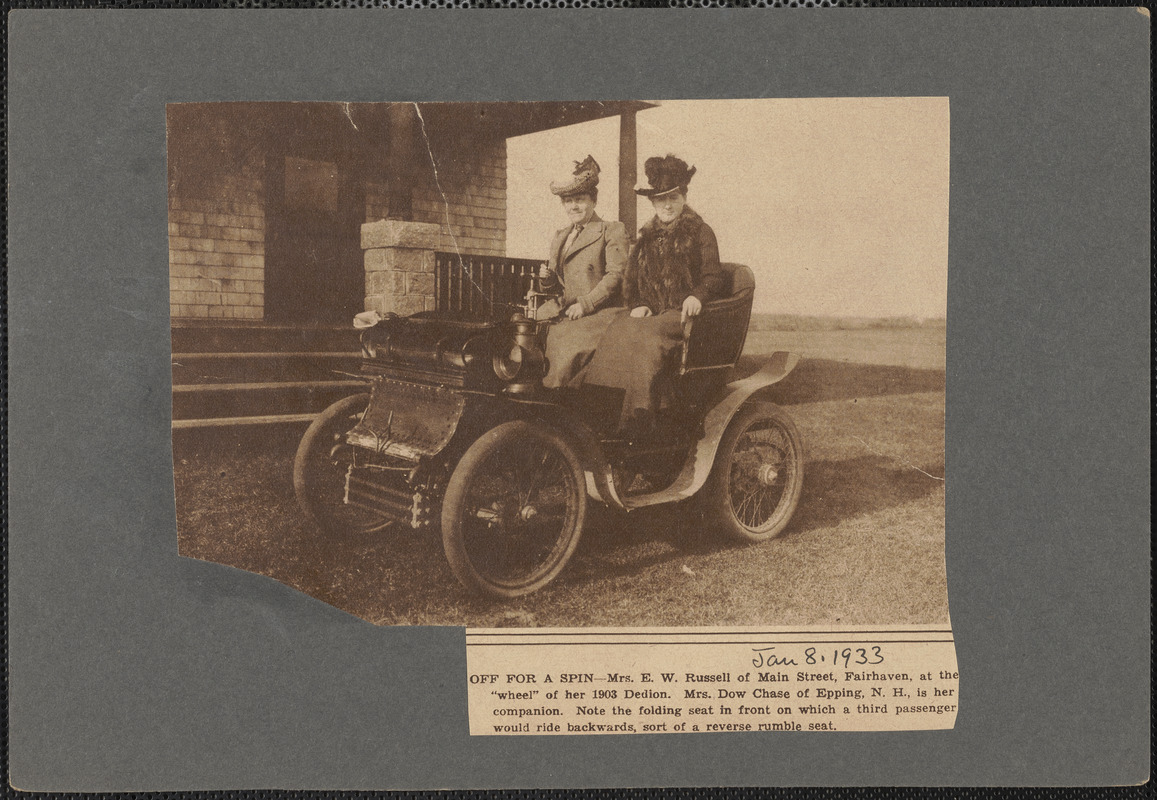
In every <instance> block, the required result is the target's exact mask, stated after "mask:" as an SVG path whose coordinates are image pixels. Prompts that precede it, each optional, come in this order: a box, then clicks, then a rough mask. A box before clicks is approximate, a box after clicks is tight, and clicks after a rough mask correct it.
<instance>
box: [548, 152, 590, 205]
mask: <svg viewBox="0 0 1157 800" xmlns="http://www.w3.org/2000/svg"><path fill="white" fill-rule="evenodd" d="M598 185H599V162H597V161H595V159H594V156H587V157H586V158H584V159H583V160H582V161H576V162H574V177H572V178H571V179H570V180H567V181H552V182H551V184H550V190H551V192H553V193H554V194H557V195H561V196H566V195H569V194H583V193H584V192H589V191H590V190H591V189H593V188H595V187H596V186H598Z"/></svg>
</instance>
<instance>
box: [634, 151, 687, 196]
mask: <svg viewBox="0 0 1157 800" xmlns="http://www.w3.org/2000/svg"><path fill="white" fill-rule="evenodd" d="M643 172H644V173H646V175H647V181H648V182H649V183H650V184H651V185H650V187H648V188H642V189H636V190H635V194H641V195H642V196H643V197H658V196H659V195H662V194H668V193H670V192H673V191H675V190H676V189H681V190H682V191H683V192H684V193H686V192H687V184H689V183H690V182H691V176H692V175H694V174H695V167H688V166H687V162H686V161H684V160H683V159H681V158H679V157H678V156H673V155H671V154H667V155H666V156H663V157H660V156H652V157H651V158H648V159H647V160H646V162H644V163H643Z"/></svg>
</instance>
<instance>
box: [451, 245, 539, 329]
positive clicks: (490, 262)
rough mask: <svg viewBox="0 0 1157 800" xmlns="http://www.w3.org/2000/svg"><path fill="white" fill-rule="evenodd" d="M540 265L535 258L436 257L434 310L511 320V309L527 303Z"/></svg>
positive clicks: (454, 254) (480, 317) (456, 255)
mask: <svg viewBox="0 0 1157 800" xmlns="http://www.w3.org/2000/svg"><path fill="white" fill-rule="evenodd" d="M541 263H542V262H541V261H539V260H537V259H533V258H505V257H502V256H472V255H458V254H457V253H435V254H434V300H435V308H437V309H438V310H439V311H454V312H457V313H461V314H464V315H466V316H470V317H476V318H479V319H493V318H495V317H498V316H503V317H505V316H508V315H509V313H510V309H511V307H512V306H515V305H520V304H521V303H522V302H523V301H524V298H525V297H526V292H527V290H528V289H529V288H530V285H531V279H532V278H533V277H534V274H535V272H537V271H538V267H539V265H540V264H541Z"/></svg>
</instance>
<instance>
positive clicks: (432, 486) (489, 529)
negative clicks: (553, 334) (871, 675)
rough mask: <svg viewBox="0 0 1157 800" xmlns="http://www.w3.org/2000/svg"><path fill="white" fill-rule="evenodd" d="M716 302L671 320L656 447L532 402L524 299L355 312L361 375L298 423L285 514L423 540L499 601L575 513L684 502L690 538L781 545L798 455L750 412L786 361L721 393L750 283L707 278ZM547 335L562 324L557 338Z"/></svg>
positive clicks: (538, 366) (537, 583)
mask: <svg viewBox="0 0 1157 800" xmlns="http://www.w3.org/2000/svg"><path fill="white" fill-rule="evenodd" d="M723 267H724V272H725V275H726V278H727V283H728V291H727V296H726V297H724V298H723V299H720V300H713V301H710V302H708V303H706V304H704V308H703V311H702V312H701V314H700V315H699V316H697V317H694V318H690V319H688V320H686V322H685V323H684V341H683V346H682V347H681V348H679V350H678V352H677V355H678V356H679V359H678V363H677V364H676V363H672V364H671V365H670V368H671V369H672V370H674V371H676V372H677V374H678V377H677V378H676V379H675V381H674V386H675V400H674V404H673V407H672V410H671V411H669V412H664V419H665V422H666V423H667V424H666V425H665V426H664V427H663V431H664V432H663V433H661V434H659V435H657V436H656V435H653V436H650V437H648V438H647V439H646V440H632V439H626V438H622V437H621V436H620V435H618V433H617V432H616V431H615V430H613V429H612V428H613V426H610V425H609V424H608V423H607V420H617V418H618V417H617V413H610V412H617V409H615V408H613V403H612V405H611V406H610V407H608V406H607V405H606V403H605V402H603V403H602V405H601V406H600V402H601V401H600V399H599V398H598V397H596V396H595V395H594V394H592V392H585V391H584V389H583V388H580V389H577V390H547V389H544V388H543V386H542V377H543V375H544V374H545V372H546V366H547V365H546V361H545V356H544V346H543V343H544V337H545V336H547V335H549V329H550V325H551V324H552V323H550V322H545V321H544V322H538V321H535V320H534V317H535V311H536V308H537V303H538V300H539V299H541V295H540V294H539V293H538V292H537V291H535V289H534V287H533V286H531V288H530V289H529V291H528V292H527V293H526V301H525V303H524V304H522V305H520V306H517V307H515V308H514V309H513V313H511V312H510V311H509V310H508V311H507V312H506V313H502V314H495V315H494V318H491V319H471V318H465V317H463V316H462V315H460V314H454V313H449V312H423V313H419V314H415V315H412V316H409V317H399V316H396V315H386V316H385V317H381V316H380V315H378V314H376V312H367V313H365V314H361V315H358V318H357V319H356V320H355V325H357V326H358V327H360V328H362V332H361V342H362V351H363V361H362V366H361V377H362V378H363V379H364V380H365V381H366V382H367V387H368V389H369V392H368V393H359V394H356V395H353V396H351V397H346V398H344V399H342V400H340V401H338V402H336V403H334V404H333V405H331V406H330V407H329V408H327V409H326V410H325V411H324V412H322V413H321V414H320V415H319V416H318V417H317V418H316V419H315V420H314V421H313V423H312V424H311V425H310V426H309V429H308V430H307V431H306V432H305V434H304V436H303V437H302V440H301V443H300V445H299V447H298V450H297V454H296V457H295V459H294V469H293V483H294V490H295V493H296V496H297V499H298V502H299V504H300V505H301V508H302V510H303V511H304V513H305V514H306V516H307V517H309V519H310V520H312V521H313V522H314V523H315V524H316V525H317V526H318V527H319V528H320V529H321V530H322V531H323V532H324V533H325V534H327V535H342V534H346V533H349V532H360V533H378V532H381V531H384V530H386V529H388V528H390V527H391V526H396V525H407V526H410V527H412V528H415V529H419V530H423V529H435V528H437V529H440V531H441V535H442V542H443V549H444V551H445V554H446V558H447V560H448V562H449V564H450V567H451V570H452V571H453V573H454V575H455V576H456V577H457V578H458V580H459V581H460V582H461V583H462V584H463V585H464V586H466V587H467V588H468V589H470V590H472V591H475V592H480V593H484V594H489V595H493V596H498V597H517V596H520V595H524V594H528V593H530V592H533V591H536V590H538V589H540V588H542V587H543V586H545V585H546V584H548V583H549V582H550V581H551V580H553V579H554V578H555V577H556V576H557V575H558V574H559V573H560V572H561V571H562V570H563V568H564V567H565V566H566V564H567V562H568V561H569V559H570V557H571V556H572V555H573V553H574V552H575V548H576V547H577V545H578V542H579V538H580V536H581V534H582V530H583V527H584V524H585V521H586V518H587V510H588V506H589V504H590V503H591V502H596V503H602V504H604V505H606V506H609V507H610V508H612V509H615V510H617V511H619V512H623V513H630V512H632V511H635V510H637V509H640V508H647V507H651V506H656V505H662V504H668V503H680V502H692V503H695V504H697V506H698V508H699V509H700V510H701V511H702V512H703V514H704V519H705V524H707V525H710V526H712V527H714V528H717V529H719V530H720V531H721V532H722V533H724V534H725V535H727V536H729V537H731V538H732V539H737V540H740V541H746V542H760V541H764V540H767V539H771V538H774V537H776V536H778V535H779V534H780V533H782V532H783V530H784V528H785V527H786V526H787V524H788V522H789V521H790V519H791V517H792V514H793V513H794V511H795V509H796V506H797V505H798V503H799V498H800V494H801V491H802V486H803V468H804V461H803V445H802V441H801V439H800V435H799V432H798V430H797V428H796V426H795V424H794V422H793V421H792V420H791V418H790V417H789V416H788V415H787V414H786V413H785V412H784V411H783V409H781V408H780V407H778V406H776V405H774V404H773V403H771V402H770V401H769V400H768V399H767V394H768V391H767V390H768V389H769V387H771V386H772V385H774V384H776V383H778V382H779V381H781V380H783V378H784V377H786V376H787V375H788V373H790V372H791V370H792V369H793V368H794V367H795V365H796V363H797V362H798V360H799V359H798V356H796V355H794V354H792V353H787V352H782V351H780V352H775V353H772V354H771V355H770V356H768V357H766V360H765V363H764V364H763V365H762V366H761V368H760V369H759V370H758V371H756V372H755V373H754V374H752V375H749V376H747V377H744V378H742V379H739V380H730V381H729V380H728V374H729V373H730V371H731V370H732V368H733V367H734V366H735V364H736V362H737V361H738V359H739V355H740V353H741V352H742V350H743V345H744V342H745V340H746V335H747V329H748V325H749V321H750V316H751V304H752V298H753V294H754V287H755V281H754V276H753V275H752V272H751V270H750V269H749V268H747V267H746V266H744V265H740V264H724V265H723ZM563 324H565V323H563Z"/></svg>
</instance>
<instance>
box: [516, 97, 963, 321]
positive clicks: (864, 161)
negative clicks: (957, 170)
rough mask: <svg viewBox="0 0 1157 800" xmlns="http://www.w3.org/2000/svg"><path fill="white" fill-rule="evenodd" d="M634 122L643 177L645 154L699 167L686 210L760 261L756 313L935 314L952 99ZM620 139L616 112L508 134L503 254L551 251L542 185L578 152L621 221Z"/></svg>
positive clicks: (777, 103) (942, 260)
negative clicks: (595, 168) (589, 159)
mask: <svg viewBox="0 0 1157 800" xmlns="http://www.w3.org/2000/svg"><path fill="white" fill-rule="evenodd" d="M637 127H638V156H639V165H638V174H639V182H640V185H646V180H645V176H644V173H643V162H644V161H645V160H646V159H647V158H648V157H649V156H653V155H665V154H667V153H674V154H675V155H677V156H679V157H680V158H683V159H684V160H686V161H687V163H688V164H691V165H693V166H695V167H696V168H697V169H698V171H697V172H696V174H695V177H694V178H693V179H692V181H691V185H690V190H689V193H688V204H689V205H690V206H692V207H693V208H694V209H695V210H696V211H697V212H699V214H700V215H701V216H702V217H703V218H704V219H705V220H706V221H707V222H708V224H710V225H711V227H712V228H713V229H714V230H715V233H716V236H717V237H718V239H719V251H720V256H721V258H722V259H723V260H724V261H738V262H741V263H744V264H747V265H749V266H751V267H752V269H754V270H755V274H756V294H755V311H756V312H763V313H786V314H807V315H820V316H864V317H882V316H914V317H920V318H943V317H944V316H945V315H946V311H947V274H948V134H949V127H948V98H945V97H932V98H822V99H782V100H676V101H670V100H668V101H660V105H659V107H657V108H652V109H648V110H646V111H641V112H639V114H638V116H637ZM618 136H619V121H618V117H613V118H611V119H607V120H598V121H596V122H589V123H584V124H582V125H572V126H569V127H566V128H559V129H556V130H551V131H544V132H542V133H536V134H531V135H529V136H520V137H516V138H513V139H510V140H509V142H508V149H507V234H506V236H507V244H506V247H507V254H508V255H510V256H513V257H520V258H540V259H543V260H545V259H546V251H547V247H548V245H549V242H550V239H551V237H552V236H553V234H554V232H555V231H556V230H557V229H559V228H561V227H564V226H565V225H566V224H567V221H566V218H565V216H564V215H563V213H562V208H561V205H560V203H559V200H558V198H557V197H555V196H554V195H552V194H551V193H550V190H549V185H550V182H551V181H552V180H560V179H564V178H565V177H566V176H567V175H569V174H570V173H571V171H572V170H573V167H574V164H573V162H574V161H577V160H580V159H582V158H583V157H585V156H586V155H587V154H588V153H590V154H591V155H593V156H594V157H595V160H596V161H598V162H599V165H600V167H601V168H602V173H601V175H600V182H599V188H600V194H599V203H598V209H597V210H598V213H599V215H600V216H601V217H603V218H604V219H618V216H619V209H618V188H617V187H618V172H619V170H618V141H619V139H618ZM652 216H653V211H652V209H651V204H650V202H649V201H648V200H646V199H645V198H638V220H639V224H640V225H642V224H643V223H644V222H646V221H647V220H649V219H650V218H651V217H652Z"/></svg>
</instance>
